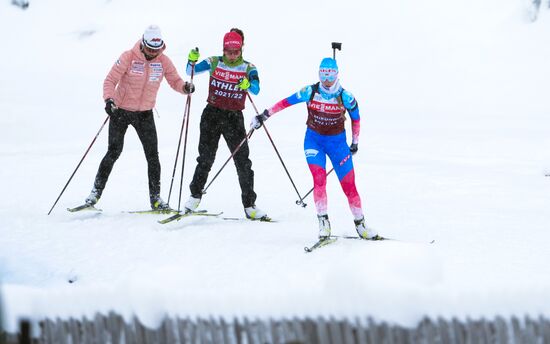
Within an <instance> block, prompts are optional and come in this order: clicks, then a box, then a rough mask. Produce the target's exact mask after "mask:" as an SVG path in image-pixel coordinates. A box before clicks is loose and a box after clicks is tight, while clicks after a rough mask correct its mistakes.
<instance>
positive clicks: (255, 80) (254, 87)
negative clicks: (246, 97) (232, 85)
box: [248, 68, 260, 95]
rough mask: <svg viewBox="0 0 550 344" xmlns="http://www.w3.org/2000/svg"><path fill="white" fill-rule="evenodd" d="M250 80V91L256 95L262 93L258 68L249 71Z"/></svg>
mask: <svg viewBox="0 0 550 344" xmlns="http://www.w3.org/2000/svg"><path fill="white" fill-rule="evenodd" d="M248 80H250V87H249V88H248V91H249V92H251V93H252V94H254V95H257V94H258V93H260V78H259V77H258V70H257V69H256V68H254V69H251V70H250V71H249V72H248Z"/></svg>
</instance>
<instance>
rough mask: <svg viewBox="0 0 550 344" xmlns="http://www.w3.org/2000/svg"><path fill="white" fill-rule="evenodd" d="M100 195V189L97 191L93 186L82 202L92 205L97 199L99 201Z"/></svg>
mask: <svg viewBox="0 0 550 344" xmlns="http://www.w3.org/2000/svg"><path fill="white" fill-rule="evenodd" d="M100 197H101V191H99V190H98V189H96V188H95V187H94V188H93V189H92V192H90V194H89V195H88V197H86V200H84V202H85V203H86V204H87V205H89V206H92V207H93V206H94V205H95V204H96V203H97V202H98V201H99V198H100Z"/></svg>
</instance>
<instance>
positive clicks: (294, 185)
mask: <svg viewBox="0 0 550 344" xmlns="http://www.w3.org/2000/svg"><path fill="white" fill-rule="evenodd" d="M246 95H247V96H248V99H249V100H250V102H251V103H252V106H253V107H254V110H256V114H257V115H258V116H259V115H260V113H259V112H258V108H256V104H254V101H253V100H252V97H251V96H250V93H247V94H246ZM263 127H264V130H265V133H266V134H267V137H268V138H269V141H270V142H271V145H272V146H273V149H275V153H277V156H278V157H279V161H281V164H282V165H283V168H284V169H285V172H286V175H287V176H288V179H290V183H292V186H293V187H294V190H295V191H296V194H297V195H298V198H299V199H300V202H299V203H298V201H296V204H298V205H301V206H302V207H304V208H305V207H306V206H307V204H306V203H304V202H302V200H303V198H302V197H301V196H300V192H298V188H296V184H294V180H292V177H291V176H290V173H289V172H288V169H287V168H286V165H285V163H284V161H283V158H282V157H281V154H279V150H278V149H277V146H275V142H273V139H272V138H271V135H270V134H269V131H268V130H267V127H266V125H265V123H263Z"/></svg>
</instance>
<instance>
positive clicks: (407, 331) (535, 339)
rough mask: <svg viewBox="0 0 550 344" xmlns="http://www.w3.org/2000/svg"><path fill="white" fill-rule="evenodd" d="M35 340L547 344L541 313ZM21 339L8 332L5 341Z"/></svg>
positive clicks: (170, 321) (60, 323)
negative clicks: (408, 323)
mask: <svg viewBox="0 0 550 344" xmlns="http://www.w3.org/2000/svg"><path fill="white" fill-rule="evenodd" d="M38 333H39V337H38V338H34V339H33V342H38V343H73V344H76V343H113V344H118V343H137V344H142V343H143V344H145V343H216V344H217V343H232V344H233V343H239V344H240V343H251V344H252V343H262V344H263V343H321V344H325V343H326V344H329V343H345V344H348V343H349V344H352V343H387V344H392V343H522V344H523V343H550V320H548V319H546V318H545V317H542V316H540V317H538V318H530V317H525V318H522V319H520V318H517V317H512V318H510V319H505V318H503V317H496V318H495V319H493V320H485V319H481V320H471V319H467V320H465V321H461V320H458V319H451V320H446V319H442V318H438V319H435V320H434V319H430V318H427V317H426V318H424V319H423V320H422V321H421V322H420V323H419V324H418V325H417V326H416V327H414V328H406V327H402V326H398V325H392V324H388V323H386V322H376V321H374V320H373V319H371V318H368V319H355V320H335V319H325V318H322V317H320V318H316V319H313V318H305V319H299V318H294V319H281V320H273V319H270V320H248V319H246V318H244V319H233V320H230V321H228V320H224V319H215V318H208V319H204V318H198V319H190V318H187V319H181V318H166V319H164V321H163V322H162V324H161V326H160V327H159V328H158V329H150V328H147V327H145V326H144V325H143V324H142V323H141V322H140V321H139V319H137V318H134V319H132V320H131V321H130V322H125V321H124V319H123V318H122V317H121V316H119V315H117V314H115V313H110V314H109V315H108V316H104V315H101V314H97V315H96V316H95V318H94V319H86V318H83V319H73V318H71V319H69V320H61V319H56V320H51V319H47V320H44V321H41V322H40V330H39V331H38ZM22 337H25V336H24V334H22V333H19V334H17V335H15V334H9V335H8V343H15V342H17V341H18V339H19V340H20V339H21V338H22Z"/></svg>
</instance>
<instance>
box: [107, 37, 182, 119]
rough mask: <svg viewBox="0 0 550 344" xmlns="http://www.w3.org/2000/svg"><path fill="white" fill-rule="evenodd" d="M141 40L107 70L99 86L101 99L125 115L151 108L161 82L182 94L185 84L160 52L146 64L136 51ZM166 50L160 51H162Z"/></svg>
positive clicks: (141, 55) (140, 53)
mask: <svg viewBox="0 0 550 344" xmlns="http://www.w3.org/2000/svg"><path fill="white" fill-rule="evenodd" d="M140 46H141V40H140V41H138V42H137V43H136V44H135V45H134V47H133V48H132V49H131V50H128V51H125V52H124V53H123V54H122V55H121V56H120V58H119V59H118V60H117V61H116V63H115V64H114V66H113V67H112V68H111V71H110V72H109V74H107V77H106V78H105V81H104V82H103V99H104V100H107V99H109V98H112V99H113V100H114V101H115V104H116V105H117V106H118V107H120V108H123V109H124V110H128V111H146V110H151V109H152V108H153V107H155V102H156V99H157V93H158V90H159V87H160V82H161V81H162V78H163V77H165V78H166V80H167V81H168V83H169V84H170V86H171V87H172V88H173V89H174V90H176V91H177V92H180V93H184V92H183V85H184V84H185V81H183V79H182V78H181V77H180V76H179V74H178V72H177V70H176V67H174V64H173V63H172V61H171V60H170V58H168V56H165V55H164V54H163V52H161V53H160V54H159V55H158V56H157V57H155V58H154V59H152V60H151V61H147V60H146V59H145V56H143V53H142V52H141V50H140ZM165 48H166V47H164V48H162V50H163V51H164V49H165Z"/></svg>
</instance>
